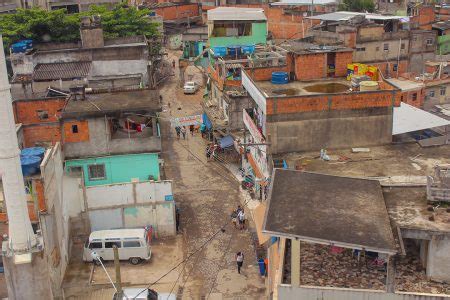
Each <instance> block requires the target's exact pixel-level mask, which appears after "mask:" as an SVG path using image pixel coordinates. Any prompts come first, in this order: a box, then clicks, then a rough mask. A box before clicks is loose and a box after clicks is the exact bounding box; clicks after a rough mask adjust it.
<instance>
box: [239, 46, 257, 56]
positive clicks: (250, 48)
mask: <svg viewBox="0 0 450 300" xmlns="http://www.w3.org/2000/svg"><path fill="white" fill-rule="evenodd" d="M242 53H244V54H253V53H255V45H247V46H242Z"/></svg>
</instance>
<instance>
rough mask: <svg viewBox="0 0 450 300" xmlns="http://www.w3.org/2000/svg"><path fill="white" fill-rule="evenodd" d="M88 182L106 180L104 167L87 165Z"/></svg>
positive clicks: (101, 165) (102, 165)
mask: <svg viewBox="0 0 450 300" xmlns="http://www.w3.org/2000/svg"><path fill="white" fill-rule="evenodd" d="M88 169H89V180H101V179H105V178H106V172H105V165H104V164H99V165H89V166H88Z"/></svg>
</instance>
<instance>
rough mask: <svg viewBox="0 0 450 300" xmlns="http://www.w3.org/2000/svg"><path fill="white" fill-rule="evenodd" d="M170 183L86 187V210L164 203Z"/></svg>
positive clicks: (145, 182)
mask: <svg viewBox="0 0 450 300" xmlns="http://www.w3.org/2000/svg"><path fill="white" fill-rule="evenodd" d="M171 195H172V181H169V180H164V181H144V182H135V183H131V182H128V183H118V184H108V185H97V186H89V187H86V200H87V201H86V202H87V206H88V209H92V208H102V207H111V206H116V205H133V204H145V203H147V204H148V203H156V202H161V201H166V200H165V199H166V196H168V197H170V196H171Z"/></svg>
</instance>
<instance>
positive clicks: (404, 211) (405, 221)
mask: <svg viewBox="0 0 450 300" xmlns="http://www.w3.org/2000/svg"><path fill="white" fill-rule="evenodd" d="M383 195H384V199H385V201H386V206H387V209H388V212H389V216H390V217H391V219H392V220H393V221H394V222H395V224H396V225H397V226H398V227H400V228H404V229H415V230H426V231H433V232H436V231H439V232H446V233H448V234H449V235H450V213H448V212H447V211H446V208H445V207H437V206H436V205H435V208H434V209H433V210H432V211H429V210H428V207H429V205H428V203H427V196H426V189H425V187H394V188H392V187H390V188H385V189H383ZM430 207H431V206H430ZM431 216H433V217H434V220H430V217H431Z"/></svg>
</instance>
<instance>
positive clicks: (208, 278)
mask: <svg viewBox="0 0 450 300" xmlns="http://www.w3.org/2000/svg"><path fill="white" fill-rule="evenodd" d="M171 55H173V53H172V54H171ZM187 73H188V76H186V78H192V77H193V79H194V80H196V81H200V80H201V76H200V73H199V71H198V70H196V69H195V68H193V67H190V69H188V71H187ZM189 74H195V75H194V76H192V77H191V76H189ZM177 75H178V74H177ZM199 78H200V79H199ZM179 86H180V84H179V82H178V76H176V77H175V78H172V79H171V80H170V81H168V82H166V84H165V85H164V86H162V87H161V94H162V95H163V103H164V108H165V110H166V111H165V112H164V113H163V114H162V117H163V118H162V120H163V126H162V133H163V154H162V156H163V158H164V161H165V171H166V175H167V178H169V179H172V180H173V181H174V195H175V199H176V202H177V203H178V204H179V205H180V208H181V227H180V229H181V231H182V234H183V237H184V239H183V240H184V241H185V242H184V249H183V251H184V255H185V257H186V256H187V255H189V254H190V253H192V252H193V251H194V250H195V249H197V248H198V247H200V245H202V243H203V242H204V241H206V240H207V239H208V238H210V237H211V236H212V235H213V234H214V233H216V232H217V231H218V230H219V229H220V228H221V226H223V224H226V223H227V222H229V220H230V213H231V211H232V210H233V209H235V208H236V207H237V205H238V204H239V203H240V199H241V194H240V192H239V183H238V182H237V181H236V180H235V179H234V177H233V176H231V174H229V173H228V172H227V171H226V170H224V169H223V168H221V167H220V166H218V165H216V164H215V163H210V162H206V157H205V154H204V150H205V147H206V141H205V140H203V139H202V138H201V136H200V134H199V133H197V134H195V135H194V136H190V135H188V137H187V139H186V140H183V139H180V140H178V139H177V138H176V135H175V131H174V130H173V129H171V128H170V125H169V122H168V120H169V119H170V118H172V117H180V116H188V115H195V114H200V113H201V111H202V109H201V105H200V101H201V97H202V95H203V91H202V90H200V91H199V92H198V93H197V94H196V95H184V94H183V91H182V89H181V88H180V87H179ZM169 102H170V104H169ZM238 251H243V252H244V253H245V262H244V269H243V273H242V274H241V275H239V274H238V273H237V269H236V263H235V260H234V258H235V254H236V252H238ZM178 271H179V272H182V276H180V279H179V282H178V283H177V288H176V291H177V293H178V294H179V296H180V297H181V298H183V299H189V298H193V299H199V298H201V297H205V298H210V299H212V298H218V299H220V298H223V299H227V298H236V297H242V298H243V299H261V298H262V297H263V295H264V279H262V278H261V277H260V276H259V273H258V266H257V263H256V256H255V252H254V249H253V246H252V239H251V236H250V233H249V232H248V231H239V230H237V229H235V228H234V227H233V226H231V225H229V226H227V227H226V229H225V232H224V233H222V232H220V233H219V234H217V236H216V238H214V239H213V240H212V241H211V242H210V243H208V244H207V245H206V246H205V247H204V248H203V249H202V250H201V251H199V252H197V253H196V254H195V255H193V256H192V258H191V259H190V260H189V261H188V262H187V264H186V265H184V264H183V265H182V266H180V267H179V269H178Z"/></svg>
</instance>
